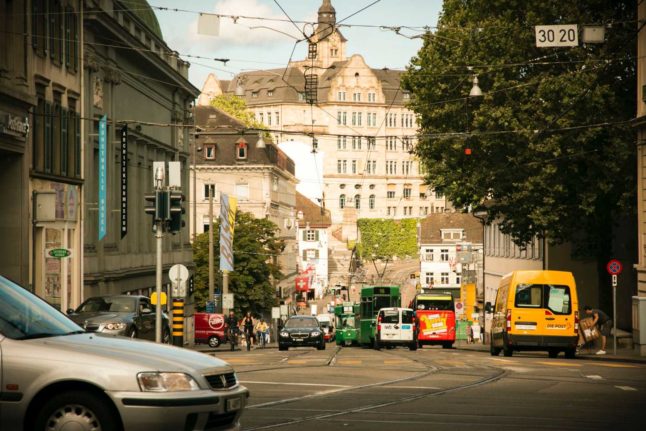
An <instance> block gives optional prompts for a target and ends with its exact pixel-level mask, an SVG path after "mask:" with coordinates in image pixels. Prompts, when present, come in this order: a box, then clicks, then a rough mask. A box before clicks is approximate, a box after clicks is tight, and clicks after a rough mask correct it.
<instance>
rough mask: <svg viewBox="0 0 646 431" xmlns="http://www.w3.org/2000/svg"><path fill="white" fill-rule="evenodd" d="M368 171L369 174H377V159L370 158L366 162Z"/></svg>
mask: <svg viewBox="0 0 646 431" xmlns="http://www.w3.org/2000/svg"><path fill="white" fill-rule="evenodd" d="M366 171H367V172H368V173H369V174H376V173H377V161H376V160H368V161H367V163H366Z"/></svg>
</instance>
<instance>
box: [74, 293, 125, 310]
mask: <svg viewBox="0 0 646 431" xmlns="http://www.w3.org/2000/svg"><path fill="white" fill-rule="evenodd" d="M135 305H136V299H135V298H128V297H122V296H116V297H107V296H103V297H96V298H90V299H88V300H87V301H85V302H84V303H83V304H81V306H80V307H79V308H78V309H77V310H76V312H77V313H96V312H100V311H108V312H112V313H132V312H133V311H135Z"/></svg>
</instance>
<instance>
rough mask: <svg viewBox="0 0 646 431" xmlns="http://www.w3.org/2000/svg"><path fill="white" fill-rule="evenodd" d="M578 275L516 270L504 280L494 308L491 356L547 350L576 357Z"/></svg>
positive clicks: (552, 355) (490, 308) (556, 354)
mask: <svg viewBox="0 0 646 431" xmlns="http://www.w3.org/2000/svg"><path fill="white" fill-rule="evenodd" d="M578 302H579V301H578V296H577V291H576V284H575V282H574V276H573V275H572V273H570V272H562V271H515V272H512V273H510V274H507V275H505V276H504V277H503V278H502V280H501V281H500V287H499V288H498V293H497V295H496V303H495V305H494V306H493V309H492V306H491V304H489V303H487V304H485V307H486V309H488V310H490V311H491V312H493V321H492V325H491V334H490V335H491V337H490V339H491V354H492V355H493V356H497V355H499V354H500V352H501V351H502V352H503V354H504V355H505V356H511V355H512V354H513V352H514V351H521V350H544V351H547V352H548V353H549V356H550V357H551V358H555V357H556V356H558V354H559V352H564V353H565V356H566V357H567V358H573V357H574V355H575V352H576V344H577V340H578V335H579V311H578V307H579V303H578Z"/></svg>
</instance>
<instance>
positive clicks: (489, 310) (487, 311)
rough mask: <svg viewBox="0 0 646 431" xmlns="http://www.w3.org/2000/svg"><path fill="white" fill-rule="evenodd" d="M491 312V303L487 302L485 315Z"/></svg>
mask: <svg viewBox="0 0 646 431" xmlns="http://www.w3.org/2000/svg"><path fill="white" fill-rule="evenodd" d="M492 311H493V309H492V307H491V302H489V301H487V303H486V304H485V313H491V312H492Z"/></svg>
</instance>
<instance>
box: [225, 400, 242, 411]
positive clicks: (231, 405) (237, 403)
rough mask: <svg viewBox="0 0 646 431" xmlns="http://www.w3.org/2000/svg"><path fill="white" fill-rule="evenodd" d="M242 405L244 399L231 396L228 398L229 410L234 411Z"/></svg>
mask: <svg viewBox="0 0 646 431" xmlns="http://www.w3.org/2000/svg"><path fill="white" fill-rule="evenodd" d="M241 407H242V400H241V399H240V398H229V399H228V400H227V411H228V412H233V411H236V410H240V408H241Z"/></svg>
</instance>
